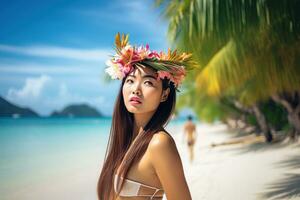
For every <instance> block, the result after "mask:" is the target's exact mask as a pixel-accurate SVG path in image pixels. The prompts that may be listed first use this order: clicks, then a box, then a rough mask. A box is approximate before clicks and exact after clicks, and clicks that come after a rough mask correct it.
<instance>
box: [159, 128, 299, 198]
mask: <svg viewBox="0 0 300 200" xmlns="http://www.w3.org/2000/svg"><path fill="white" fill-rule="evenodd" d="M197 130H198V131H197V132H198V140H197V142H196V145H195V159H194V161H193V162H190V161H189V157H188V149H187V146H186V144H185V143H183V141H182V134H181V133H182V130H181V131H179V130H177V133H176V134H174V135H173V136H174V139H175V141H176V145H177V148H178V150H179V153H180V155H181V158H182V162H183V165H184V171H185V175H186V179H187V182H188V185H189V188H190V191H191V194H192V197H193V199H194V200H263V199H293V200H295V199H300V144H299V143H297V144H285V143H277V144H272V145H268V144H265V143H253V144H249V143H248V144H232V145H224V146H217V147H212V146H211V144H212V143H222V142H224V141H229V140H231V139H232V137H233V136H234V135H233V134H230V133H227V132H228V131H227V129H226V126H224V125H220V124H217V125H216V124H215V125H206V124H198V125H197ZM169 131H170V132H171V133H175V132H176V131H175V130H169ZM164 199H166V198H164Z"/></svg>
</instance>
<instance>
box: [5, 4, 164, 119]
mask: <svg viewBox="0 0 300 200" xmlns="http://www.w3.org/2000/svg"><path fill="white" fill-rule="evenodd" d="M0 27H1V31H0V96H1V97H4V98H5V99H7V100H8V101H10V102H12V103H15V104H17V105H19V106H22V107H29V108H32V109H33V110H34V111H36V112H37V113H39V114H40V115H42V116H47V115H49V114H50V113H52V112H53V111H54V110H61V109H63V108H64V107H65V106H67V105H69V104H79V103H87V104H89V105H91V106H93V107H95V108H97V109H98V110H99V111H100V112H101V113H102V114H104V115H106V116H111V115H112V110H113V105H114V101H115V98H116V95H117V91H118V89H119V85H120V81H115V80H114V81H111V82H109V83H107V82H105V81H104V79H103V77H104V69H105V68H106V66H105V61H106V60H107V59H109V58H110V55H113V54H114V49H113V46H114V37H115V34H116V33H117V32H120V33H128V34H129V41H130V43H131V44H134V45H145V44H149V45H150V48H151V49H153V50H159V51H160V50H163V51H165V50H167V48H168V46H169V44H168V42H167V37H166V35H167V27H168V25H167V21H166V20H164V19H163V17H162V15H161V11H160V10H159V9H158V8H155V6H154V0H128V1H124V0H110V1H104V0H97V1H96V0H72V1H71V0H60V1H58V0H51V1H50V0H44V1H39V0H27V1H21V0H14V1H8V0H1V2H0Z"/></svg>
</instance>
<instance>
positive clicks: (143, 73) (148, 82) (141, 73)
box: [122, 67, 169, 114]
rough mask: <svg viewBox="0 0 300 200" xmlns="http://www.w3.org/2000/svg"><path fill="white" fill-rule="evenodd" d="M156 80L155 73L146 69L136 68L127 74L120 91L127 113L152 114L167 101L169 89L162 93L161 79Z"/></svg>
mask: <svg viewBox="0 0 300 200" xmlns="http://www.w3.org/2000/svg"><path fill="white" fill-rule="evenodd" d="M156 78H157V74H156V72H154V71H153V70H152V69H150V68H148V67H136V68H135V70H134V71H132V72H131V73H130V74H128V76H127V77H126V79H125V82H124V85H123V89H122V92H123V97H124V103H125V106H126V108H127V110H128V112H131V113H135V114H140V113H154V112H155V110H156V109H157V107H158V106H159V104H160V102H163V101H165V100H166V99H167V95H168V94H169V89H167V90H164V91H163V88H162V81H161V79H158V80H157V79H156Z"/></svg>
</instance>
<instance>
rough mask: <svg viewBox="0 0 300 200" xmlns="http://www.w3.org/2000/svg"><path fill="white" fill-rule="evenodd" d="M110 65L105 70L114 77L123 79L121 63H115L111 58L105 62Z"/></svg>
mask: <svg viewBox="0 0 300 200" xmlns="http://www.w3.org/2000/svg"><path fill="white" fill-rule="evenodd" d="M105 64H106V65H107V66H108V67H107V68H106V69H105V72H106V73H108V74H109V75H110V76H111V78H112V79H120V80H121V79H122V78H123V74H122V72H121V70H120V67H119V64H117V63H113V62H112V61H111V60H108V61H106V63H105Z"/></svg>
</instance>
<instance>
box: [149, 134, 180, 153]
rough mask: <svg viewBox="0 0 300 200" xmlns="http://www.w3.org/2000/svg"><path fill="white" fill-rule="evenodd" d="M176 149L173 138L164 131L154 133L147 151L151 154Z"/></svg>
mask: <svg viewBox="0 0 300 200" xmlns="http://www.w3.org/2000/svg"><path fill="white" fill-rule="evenodd" d="M174 147H175V148H176V144H175V141H174V139H173V137H172V136H171V135H170V133H168V132H167V131H166V130H161V131H158V132H156V133H155V134H154V135H153V137H152V139H151V141H150V142H149V146H148V148H149V150H150V151H153V152H161V151H165V150H170V148H171V149H173V148H174Z"/></svg>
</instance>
